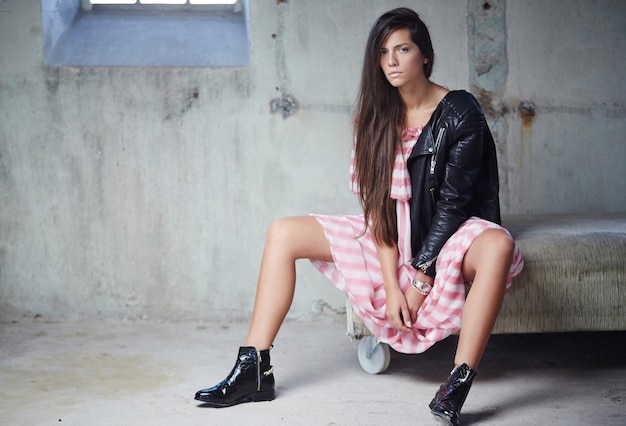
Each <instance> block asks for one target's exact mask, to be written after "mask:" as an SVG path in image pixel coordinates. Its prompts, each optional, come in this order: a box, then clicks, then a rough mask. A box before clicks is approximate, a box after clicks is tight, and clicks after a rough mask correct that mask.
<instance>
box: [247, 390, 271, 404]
mask: <svg viewBox="0 0 626 426" xmlns="http://www.w3.org/2000/svg"><path fill="white" fill-rule="evenodd" d="M251 398H252V399H251V400H250V401H251V402H258V401H272V400H274V398H276V395H275V394H274V390H270V391H264V392H257V393H255V394H253V395H251Z"/></svg>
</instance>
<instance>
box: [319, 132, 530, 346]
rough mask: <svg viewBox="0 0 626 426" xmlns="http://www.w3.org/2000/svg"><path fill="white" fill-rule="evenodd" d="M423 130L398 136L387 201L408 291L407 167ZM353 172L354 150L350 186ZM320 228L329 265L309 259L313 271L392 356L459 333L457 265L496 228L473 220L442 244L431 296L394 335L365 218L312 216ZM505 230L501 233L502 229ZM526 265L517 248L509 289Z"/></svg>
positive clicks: (461, 288)
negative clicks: (486, 232)
mask: <svg viewBox="0 0 626 426" xmlns="http://www.w3.org/2000/svg"><path fill="white" fill-rule="evenodd" d="M421 130H422V129H421V128H414V129H405V130H404V131H403V133H402V149H401V151H402V152H398V154H397V155H396V161H395V166H394V171H393V184H392V189H391V197H392V198H394V199H395V200H396V209H397V221H398V250H399V260H398V280H399V284H400V287H401V288H402V291H404V292H406V291H407V289H408V288H409V287H410V286H411V280H412V279H413V277H414V276H415V269H414V268H413V267H412V266H411V260H412V256H411V221H410V214H409V210H410V206H409V200H410V198H411V186H410V185H411V180H410V177H409V173H408V170H407V167H406V158H408V156H409V154H410V153H411V150H412V149H413V146H414V145H415V143H416V142H417V139H418V137H419V135H420V133H421ZM353 173H354V150H353V152H352V158H351V164H350V182H351V189H352V191H353V192H355V193H357V192H358V187H355V185H353V184H352V182H353V180H352V176H353ZM313 216H314V217H315V218H316V219H317V220H318V222H319V223H320V224H321V225H322V228H323V229H324V233H325V234H326V238H327V239H328V241H329V244H330V248H331V251H332V255H333V262H324V261H318V260H312V261H311V262H312V264H313V266H314V267H315V268H316V269H317V270H318V271H320V272H321V273H323V274H324V275H325V276H326V277H328V278H329V279H330V280H331V281H332V282H333V283H334V285H335V286H336V287H337V288H338V289H340V290H341V291H343V292H344V293H346V295H347V297H348V300H349V301H350V303H351V305H352V307H353V308H354V311H355V313H356V314H357V315H358V316H359V318H360V319H361V320H362V321H363V324H364V325H365V326H366V327H367V328H368V330H370V331H371V332H372V334H373V335H374V336H376V337H377V338H378V339H379V340H380V341H381V342H384V343H388V344H389V345H390V346H391V347H392V348H394V349H395V350H396V351H399V352H403V353H421V352H424V351H425V350H427V349H428V348H430V347H431V346H432V345H433V344H435V343H436V342H438V341H440V340H443V339H445V338H446V337H448V336H449V335H450V334H452V333H456V332H457V331H458V330H459V329H460V328H461V315H462V312H463V306H464V304H465V283H464V282H463V277H462V276H461V273H460V271H461V264H462V262H463V257H464V256H465V253H466V252H467V250H468V248H469V246H470V245H471V243H472V241H473V240H474V238H476V237H477V236H478V234H480V233H481V232H482V231H483V230H485V229H488V228H501V227H500V226H499V225H497V224H495V223H492V222H489V221H486V220H484V219H480V218H477V217H471V218H469V219H468V220H466V221H465V222H464V223H463V224H462V225H461V226H460V227H459V229H458V230H457V231H456V233H455V234H454V235H452V237H450V239H449V240H448V241H447V242H446V244H445V245H444V247H443V248H442V250H441V252H440V253H439V256H438V257H437V276H436V277H435V283H434V286H433V289H432V291H431V292H430V294H429V295H428V296H427V297H426V300H425V301H424V304H423V305H422V307H421V308H420V310H419V312H418V315H417V321H416V322H415V323H414V324H413V328H412V331H411V332H401V331H397V330H394V329H393V327H391V325H390V324H389V322H388V321H387V317H386V315H385V303H386V299H385V289H384V286H383V276H382V271H381V267H380V261H379V260H378V255H377V254H376V246H375V245H374V241H373V237H372V234H371V232H370V228H369V227H368V230H367V231H366V233H365V235H363V236H362V237H359V238H357V236H358V235H359V234H360V233H361V232H362V230H363V221H364V218H363V215H318V214H314V215H313ZM502 229H503V228H502ZM523 266H524V261H523V259H522V256H521V254H520V252H519V250H518V248H517V246H516V247H515V254H514V258H513V263H512V265H511V269H510V271H509V278H508V282H507V288H509V287H510V285H511V280H512V278H513V277H514V276H516V275H518V274H519V273H520V272H521V271H522V268H523Z"/></svg>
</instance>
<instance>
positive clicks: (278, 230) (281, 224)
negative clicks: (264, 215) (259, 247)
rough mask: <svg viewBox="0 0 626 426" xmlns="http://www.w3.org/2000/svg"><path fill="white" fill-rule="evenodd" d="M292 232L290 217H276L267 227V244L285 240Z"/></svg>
mask: <svg viewBox="0 0 626 426" xmlns="http://www.w3.org/2000/svg"><path fill="white" fill-rule="evenodd" d="M289 233H290V226H289V219H288V218H281V219H276V220H274V221H273V222H272V223H270V225H269V226H268V228H267V235H266V237H265V242H266V244H271V243H273V242H277V241H281V240H284V239H285V238H286V237H287V236H288V235H289Z"/></svg>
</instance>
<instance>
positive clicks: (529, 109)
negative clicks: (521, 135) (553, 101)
mask: <svg viewBox="0 0 626 426" xmlns="http://www.w3.org/2000/svg"><path fill="white" fill-rule="evenodd" d="M518 111H519V115H520V117H521V118H522V126H524V127H532V125H533V118H535V105H534V104H533V103H531V102H520V104H519V107H518Z"/></svg>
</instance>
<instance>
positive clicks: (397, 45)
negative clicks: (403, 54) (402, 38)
mask: <svg viewBox="0 0 626 426" xmlns="http://www.w3.org/2000/svg"><path fill="white" fill-rule="evenodd" d="M410 45H411V43H409V42H404V43H400V44H396V45H395V46H393V47H392V49H397V48H398V47H401V46H410ZM380 49H381V50H382V49H386V47H385V46H381V47H380Z"/></svg>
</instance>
